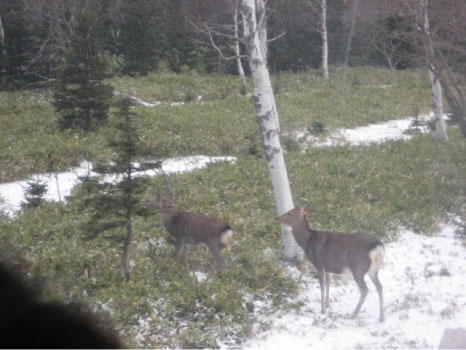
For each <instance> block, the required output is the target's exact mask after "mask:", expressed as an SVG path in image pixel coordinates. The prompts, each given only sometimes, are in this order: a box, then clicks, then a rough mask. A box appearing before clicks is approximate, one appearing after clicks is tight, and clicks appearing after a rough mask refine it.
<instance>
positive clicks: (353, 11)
mask: <svg viewBox="0 0 466 350" xmlns="http://www.w3.org/2000/svg"><path fill="white" fill-rule="evenodd" d="M359 1H360V0H354V1H353V7H352V8H351V18H350V28H349V33H348V40H347V41H346V48H345V60H344V62H343V65H344V66H345V67H346V66H348V64H349V55H350V52H351V45H352V43H353V37H354V31H355V29H356V19H357V17H358V8H359Z"/></svg>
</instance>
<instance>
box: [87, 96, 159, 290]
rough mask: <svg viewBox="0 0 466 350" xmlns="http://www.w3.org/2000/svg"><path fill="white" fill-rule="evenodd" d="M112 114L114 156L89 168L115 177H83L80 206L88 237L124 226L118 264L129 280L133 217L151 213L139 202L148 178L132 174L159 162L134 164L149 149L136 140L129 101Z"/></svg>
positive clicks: (125, 100)
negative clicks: (86, 215) (85, 213)
mask: <svg viewBox="0 0 466 350" xmlns="http://www.w3.org/2000/svg"><path fill="white" fill-rule="evenodd" d="M115 117H116V119H117V122H116V125H115V132H114V133H113V135H112V136H111V139H110V140H109V146H111V147H112V148H113V150H114V152H115V158H114V159H113V160H112V162H111V163H100V164H97V165H96V166H95V167H94V169H93V170H94V171H95V172H97V173H98V174H106V175H110V174H111V175H112V178H114V177H115V178H116V180H114V181H105V182H99V180H98V178H97V177H94V178H87V179H86V180H85V181H84V183H83V190H84V191H83V192H84V193H87V194H88V195H87V196H85V197H86V198H85V199H84V200H83V201H82V207H83V208H86V210H87V211H88V220H87V221H86V223H85V225H84V228H85V230H86V231H87V232H88V233H89V234H90V238H94V237H96V236H97V235H99V234H100V233H102V232H105V231H109V230H115V229H118V228H124V230H125V239H124V244H123V253H122V262H121V266H122V271H123V276H124V278H125V280H126V281H129V279H130V266H129V256H130V248H131V243H132V241H133V220H134V218H135V217H136V216H140V217H147V216H149V215H152V214H153V210H152V209H150V208H148V207H147V206H145V205H143V204H142V203H141V197H142V194H143V193H144V191H145V190H146V188H147V184H148V178H147V177H135V176H134V174H135V173H136V172H138V171H144V170H149V169H153V168H157V167H159V166H160V163H159V162H144V163H138V164H136V163H135V160H137V159H138V158H140V157H143V156H146V155H148V154H149V152H148V149H146V148H145V147H144V145H143V144H142V143H141V142H140V140H139V136H138V132H137V127H136V120H135V119H136V118H137V115H136V114H135V113H133V112H132V111H130V102H129V101H128V100H127V99H124V100H122V101H120V102H119V109H118V112H117V113H116V115H115Z"/></svg>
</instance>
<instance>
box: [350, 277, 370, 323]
mask: <svg viewBox="0 0 466 350" xmlns="http://www.w3.org/2000/svg"><path fill="white" fill-rule="evenodd" d="M353 277H354V280H355V281H356V283H357V284H358V287H359V291H360V292H361V297H360V298H359V302H358V305H356V309H354V312H353V314H352V315H351V318H356V317H357V316H358V313H359V311H360V310H361V307H362V305H363V304H364V300H366V296H367V293H368V292H369V289H368V288H367V285H366V282H365V281H364V274H357V275H356V274H354V273H353Z"/></svg>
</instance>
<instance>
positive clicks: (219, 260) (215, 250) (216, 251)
mask: <svg viewBox="0 0 466 350" xmlns="http://www.w3.org/2000/svg"><path fill="white" fill-rule="evenodd" d="M208 247H209V250H210V252H211V253H212V255H213V256H214V260H215V264H216V265H217V269H219V270H226V268H227V263H226V262H225V259H224V257H223V255H222V252H221V249H222V248H221V245H220V244H215V243H214V244H209V245H208ZM211 272H212V267H211ZM211 272H209V275H210V273H211Z"/></svg>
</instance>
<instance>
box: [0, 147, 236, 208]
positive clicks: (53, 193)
mask: <svg viewBox="0 0 466 350" xmlns="http://www.w3.org/2000/svg"><path fill="white" fill-rule="evenodd" d="M222 161H225V162H231V163H234V162H235V161H236V158H235V157H208V156H203V155H197V156H190V157H178V158H171V159H166V160H164V161H163V162H162V165H161V169H153V170H147V171H140V172H137V173H135V174H134V175H135V176H141V175H148V176H158V175H161V174H162V173H165V174H174V173H177V174H181V173H186V172H190V171H193V170H196V169H201V168H204V167H205V166H207V165H208V164H210V163H216V162H222ZM92 167H93V166H92V163H90V162H88V161H83V162H81V164H80V165H79V167H76V168H73V169H70V170H69V171H66V172H61V173H45V174H37V175H33V176H32V177H31V179H40V180H42V181H43V182H44V183H45V184H46V185H47V193H46V194H45V199H46V200H48V201H60V200H64V199H65V198H66V197H67V196H69V195H70V193H71V190H72V189H73V187H74V186H75V185H76V184H77V183H78V177H82V176H86V175H88V174H89V175H92V176H95V175H98V174H97V173H95V172H93V171H92ZM103 180H104V181H111V182H116V181H119V178H118V177H117V176H115V175H107V176H105V177H104V178H103ZM28 181H30V180H23V181H15V182H9V183H4V184H0V210H1V211H4V212H6V213H7V214H8V215H10V216H12V215H14V214H15V212H16V211H18V210H19V209H20V208H21V202H23V201H24V194H25V189H26V188H27V183H28Z"/></svg>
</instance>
